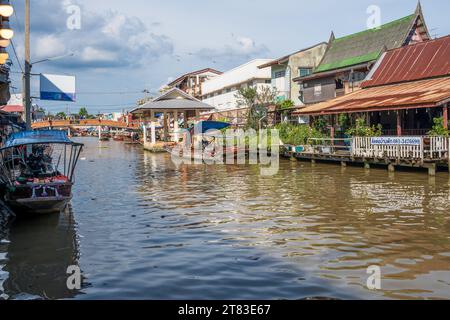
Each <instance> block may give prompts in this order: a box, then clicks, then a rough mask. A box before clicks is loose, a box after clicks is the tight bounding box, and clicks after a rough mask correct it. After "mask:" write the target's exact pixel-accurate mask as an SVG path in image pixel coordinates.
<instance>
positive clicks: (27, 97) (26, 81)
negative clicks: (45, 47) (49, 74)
mask: <svg viewBox="0 0 450 320" xmlns="http://www.w3.org/2000/svg"><path fill="white" fill-rule="evenodd" d="M30 77H31V62H30V0H25V72H24V75H23V97H22V98H23V105H24V107H25V123H26V126H27V130H31V88H30Z"/></svg>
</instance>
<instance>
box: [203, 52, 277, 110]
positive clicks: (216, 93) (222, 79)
mask: <svg viewBox="0 0 450 320" xmlns="http://www.w3.org/2000/svg"><path fill="white" fill-rule="evenodd" d="M272 60H273V59H255V60H252V61H250V62H247V63H245V64H243V65H241V66H238V67H236V68H234V69H232V70H229V71H227V72H225V73H223V74H221V75H219V76H217V77H215V78H214V79H211V80H208V81H206V82H204V83H203V85H202V91H203V96H202V101H203V102H204V103H206V104H209V105H211V106H214V107H215V108H216V109H217V110H219V111H223V110H232V109H236V108H238V107H240V106H238V103H237V98H236V94H237V92H238V90H239V89H240V88H245V87H255V88H257V89H258V90H259V89H261V88H262V87H271V83H272V80H271V78H272V77H271V72H270V69H268V68H265V69H259V68H258V67H259V66H260V65H262V64H265V63H269V62H271V61H272ZM241 107H242V106H241Z"/></svg>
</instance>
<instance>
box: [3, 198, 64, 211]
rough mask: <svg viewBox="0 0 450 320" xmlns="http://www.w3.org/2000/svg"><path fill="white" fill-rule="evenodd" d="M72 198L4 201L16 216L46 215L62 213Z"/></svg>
mask: <svg viewBox="0 0 450 320" xmlns="http://www.w3.org/2000/svg"><path fill="white" fill-rule="evenodd" d="M71 200H72V197H71V196H70V197H48V198H38V199H18V200H9V201H6V203H7V204H8V206H9V207H10V208H11V209H12V210H13V212H14V213H15V214H16V215H21V214H47V213H59V212H61V211H63V210H64V209H65V208H66V207H67V205H68V204H69V202H70V201H71Z"/></svg>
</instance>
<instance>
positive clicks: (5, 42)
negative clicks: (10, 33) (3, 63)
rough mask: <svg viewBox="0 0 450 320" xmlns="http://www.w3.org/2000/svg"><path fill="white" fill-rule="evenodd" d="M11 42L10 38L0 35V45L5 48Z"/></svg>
mask: <svg viewBox="0 0 450 320" xmlns="http://www.w3.org/2000/svg"><path fill="white" fill-rule="evenodd" d="M10 44H11V40H8V39H5V38H2V37H0V47H1V48H7V47H9V45H10Z"/></svg>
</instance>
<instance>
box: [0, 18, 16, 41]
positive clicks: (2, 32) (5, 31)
mask: <svg viewBox="0 0 450 320" xmlns="http://www.w3.org/2000/svg"><path fill="white" fill-rule="evenodd" d="M0 37H2V38H3V39H6V40H11V39H12V37H14V31H13V30H12V29H11V27H10V26H9V19H8V18H2V22H1V23H0Z"/></svg>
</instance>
